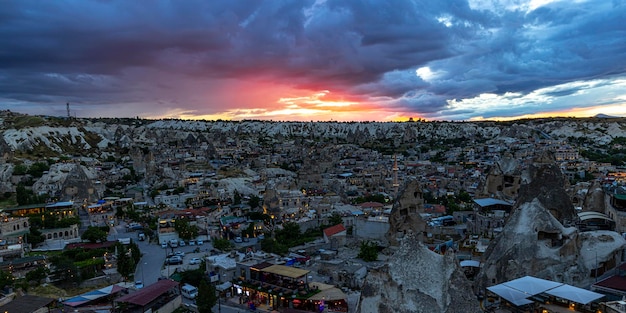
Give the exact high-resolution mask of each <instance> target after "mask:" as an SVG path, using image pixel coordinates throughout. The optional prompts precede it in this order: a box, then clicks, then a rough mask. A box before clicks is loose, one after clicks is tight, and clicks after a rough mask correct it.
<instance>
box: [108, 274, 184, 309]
mask: <svg viewBox="0 0 626 313" xmlns="http://www.w3.org/2000/svg"><path fill="white" fill-rule="evenodd" d="M181 304H182V297H181V295H180V290H179V283H178V282H175V281H173V280H169V279H163V280H159V281H157V282H156V283H154V284H152V285H150V286H147V287H145V288H142V289H139V290H137V291H135V292H133V293H131V294H128V295H125V296H122V297H120V298H117V299H115V301H114V305H115V308H116V312H124V313H143V312H157V311H158V312H159V313H172V312H174V310H176V309H177V308H178V307H180V306H181Z"/></svg>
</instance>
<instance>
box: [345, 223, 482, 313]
mask: <svg viewBox="0 0 626 313" xmlns="http://www.w3.org/2000/svg"><path fill="white" fill-rule="evenodd" d="M356 312H361V313H409V312H411V313H421V312H423V313H431V312H442V313H473V312H482V310H481V309H480V307H479V305H478V301H476V296H475V295H474V293H473V292H472V286H471V284H470V282H469V281H468V280H467V278H465V275H464V274H463V271H462V270H461V269H460V267H459V265H458V262H457V261H456V259H455V256H454V254H446V255H440V254H437V253H435V252H432V251H430V250H429V249H428V248H427V247H426V246H424V245H423V244H421V243H420V242H419V241H418V240H417V239H416V238H415V237H413V236H412V235H408V236H407V237H405V238H404V239H403V240H402V242H401V245H400V247H399V248H398V250H397V251H396V252H395V253H394V254H393V256H392V257H391V258H390V259H389V262H388V263H387V264H385V265H384V266H382V267H380V268H376V269H370V270H369V272H368V274H367V277H366V278H365V282H364V284H363V287H362V289H361V301H360V306H359V308H357V310H356Z"/></svg>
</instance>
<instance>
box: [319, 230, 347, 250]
mask: <svg viewBox="0 0 626 313" xmlns="http://www.w3.org/2000/svg"><path fill="white" fill-rule="evenodd" d="M346 233H347V232H346V228H345V227H343V225H342V224H337V225H335V226H331V227H328V228H326V229H324V242H326V243H329V244H330V248H331V249H337V248H339V247H341V246H344V245H345V244H346Z"/></svg>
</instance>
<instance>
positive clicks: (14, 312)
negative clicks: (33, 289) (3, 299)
mask: <svg viewBox="0 0 626 313" xmlns="http://www.w3.org/2000/svg"><path fill="white" fill-rule="evenodd" d="M52 302H54V299H51V298H44V297H38V296H33V295H24V296H21V297H17V298H15V299H14V300H13V301H11V302H9V303H7V304H5V305H3V306H0V310H1V311H3V312H11V313H30V312H35V311H37V310H38V309H40V308H43V307H45V306H48V305H50V303H52Z"/></svg>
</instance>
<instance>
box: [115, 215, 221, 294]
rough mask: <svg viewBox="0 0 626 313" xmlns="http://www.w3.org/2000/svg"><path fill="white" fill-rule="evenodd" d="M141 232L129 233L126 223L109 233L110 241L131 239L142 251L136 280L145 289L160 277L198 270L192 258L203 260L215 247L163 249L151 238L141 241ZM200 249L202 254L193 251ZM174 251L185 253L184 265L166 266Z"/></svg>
mask: <svg viewBox="0 0 626 313" xmlns="http://www.w3.org/2000/svg"><path fill="white" fill-rule="evenodd" d="M138 236H139V232H138V231H128V232H127V228H126V224H125V223H124V222H121V223H119V224H118V225H116V226H115V227H114V228H113V229H112V230H111V232H110V233H109V238H108V240H118V239H120V238H130V239H132V240H133V242H135V243H136V244H137V245H138V246H139V249H140V250H141V254H142V256H141V261H140V262H139V264H137V267H136V269H135V278H134V280H135V281H137V280H141V281H143V284H144V287H145V286H149V285H151V284H154V283H155V282H157V281H158V280H159V277H169V275H171V274H173V273H174V272H176V271H184V270H187V269H195V268H198V266H199V265H190V264H189V260H191V258H194V257H197V258H203V257H204V256H206V255H208V251H210V250H211V249H212V248H213V246H212V245H211V242H207V241H205V242H204V244H203V245H201V246H197V245H194V246H190V245H187V246H185V247H178V248H175V249H173V250H172V248H169V247H168V248H166V249H164V248H161V245H160V244H156V243H154V242H153V243H150V238H147V239H146V240H143V241H139V238H138ZM196 248H198V249H199V250H200V252H197V253H194V252H193V251H194V250H195V249H196ZM172 251H182V252H185V257H184V258H183V264H180V265H164V263H165V258H166V257H167V253H169V252H172Z"/></svg>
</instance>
